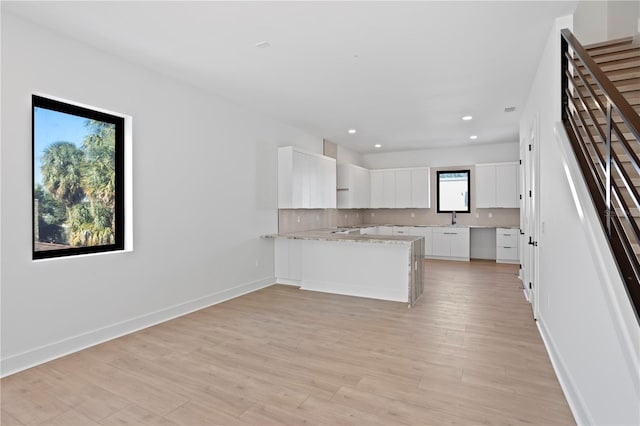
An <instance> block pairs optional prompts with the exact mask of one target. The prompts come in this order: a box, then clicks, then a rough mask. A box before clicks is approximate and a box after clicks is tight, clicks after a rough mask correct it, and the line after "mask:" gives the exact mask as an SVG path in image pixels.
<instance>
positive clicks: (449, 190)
mask: <svg viewBox="0 0 640 426" xmlns="http://www.w3.org/2000/svg"><path fill="white" fill-rule="evenodd" d="M437 174H438V213H451V212H457V213H470V212H471V207H470V206H471V204H470V200H469V198H470V193H469V181H470V174H469V170H448V171H438V173H437Z"/></svg>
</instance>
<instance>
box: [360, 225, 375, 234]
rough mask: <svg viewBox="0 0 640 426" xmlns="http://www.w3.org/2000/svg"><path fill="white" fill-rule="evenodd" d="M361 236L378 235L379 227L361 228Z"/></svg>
mask: <svg viewBox="0 0 640 426" xmlns="http://www.w3.org/2000/svg"><path fill="white" fill-rule="evenodd" d="M360 234H362V235H377V234H378V227H377V226H367V227H365V228H360Z"/></svg>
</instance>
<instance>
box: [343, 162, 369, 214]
mask: <svg viewBox="0 0 640 426" xmlns="http://www.w3.org/2000/svg"><path fill="white" fill-rule="evenodd" d="M370 187H371V184H370V176H369V170H367V169H365V168H363V167H359V166H356V165H354V164H340V165H338V208H339V209H366V208H369V205H370V201H369V198H370Z"/></svg>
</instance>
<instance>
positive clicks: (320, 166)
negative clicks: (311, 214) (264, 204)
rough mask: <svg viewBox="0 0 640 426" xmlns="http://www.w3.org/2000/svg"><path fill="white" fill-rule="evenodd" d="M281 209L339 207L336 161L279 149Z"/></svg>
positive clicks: (290, 149) (316, 155)
mask: <svg viewBox="0 0 640 426" xmlns="http://www.w3.org/2000/svg"><path fill="white" fill-rule="evenodd" d="M278 208H280V209H300V208H302V209H321V208H336V160H335V159H333V158H329V157H325V156H324V155H320V154H313V153H310V152H305V151H302V150H299V149H297V148H294V147H291V146H287V147H282V148H278Z"/></svg>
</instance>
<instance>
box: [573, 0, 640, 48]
mask: <svg viewBox="0 0 640 426" xmlns="http://www.w3.org/2000/svg"><path fill="white" fill-rule="evenodd" d="M638 18H640V1H638V0H627V1H593V0H588V1H587V0H582V1H580V2H578V6H577V7H576V10H575V12H574V21H573V23H574V27H573V33H574V34H575V36H576V37H577V38H578V40H579V41H580V43H582V44H583V45H586V44H593V43H599V42H602V41H606V40H614V39H617V38H621V37H628V36H631V35H633V34H634V33H635V32H637V31H638Z"/></svg>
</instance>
